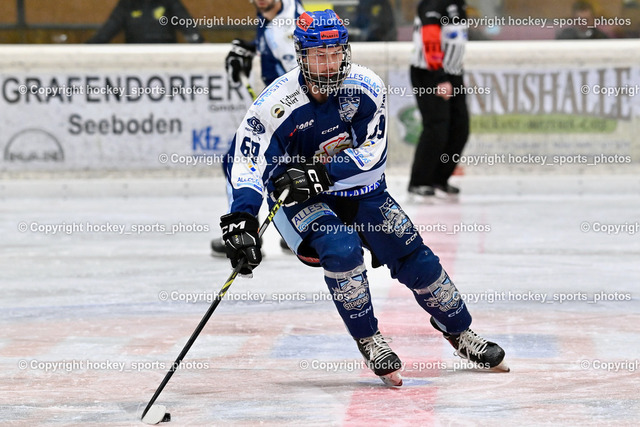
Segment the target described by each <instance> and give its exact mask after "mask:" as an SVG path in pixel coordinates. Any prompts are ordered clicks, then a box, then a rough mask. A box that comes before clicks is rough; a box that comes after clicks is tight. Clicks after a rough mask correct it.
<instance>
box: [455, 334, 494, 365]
mask: <svg viewBox="0 0 640 427" xmlns="http://www.w3.org/2000/svg"><path fill="white" fill-rule="evenodd" d="M461 350H466V353H467V356H468V355H469V354H474V355H476V356H480V355H481V354H484V352H485V351H487V340H485V339H484V338H482V337H481V336H479V335H478V334H476V333H475V332H473V331H472V330H471V329H467V330H466V331H464V332H463V333H461V334H460V338H459V339H458V351H457V352H456V353H457V354H458V356H461V357H465V355H463V354H460V351H461ZM465 358H466V357H465Z"/></svg>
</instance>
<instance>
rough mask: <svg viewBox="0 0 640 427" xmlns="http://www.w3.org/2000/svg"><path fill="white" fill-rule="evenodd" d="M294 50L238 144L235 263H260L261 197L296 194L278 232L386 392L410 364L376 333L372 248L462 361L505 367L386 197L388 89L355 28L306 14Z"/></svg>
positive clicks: (230, 224)
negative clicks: (359, 45)
mask: <svg viewBox="0 0 640 427" xmlns="http://www.w3.org/2000/svg"><path fill="white" fill-rule="evenodd" d="M294 41H295V46H296V56H297V61H298V64H299V65H300V67H299V68H295V69H293V70H292V71H290V72H288V73H286V74H285V75H283V76H282V77H280V78H278V79H276V80H275V81H274V82H273V83H272V84H271V85H270V86H269V87H268V88H267V89H265V90H264V91H263V93H262V94H261V95H260V97H259V98H258V99H257V100H256V101H255V102H254V103H253V105H252V106H251V107H250V108H249V111H248V112H247V114H246V116H245V118H244V121H243V123H242V124H241V125H240V127H239V128H238V131H237V132H236V135H235V138H234V140H233V142H232V147H231V151H230V153H231V154H232V156H231V157H230V160H231V161H230V162H229V163H228V164H227V168H228V169H227V174H226V175H227V177H228V180H229V186H230V188H231V190H232V191H231V199H230V202H231V206H230V213H228V214H226V215H224V216H222V218H221V220H220V223H221V228H222V232H223V239H224V241H225V244H226V245H227V248H228V256H229V258H230V259H231V263H232V265H233V266H237V265H238V264H239V263H240V264H241V271H240V272H241V274H249V273H251V272H252V270H253V269H254V268H255V267H257V266H258V264H260V261H261V258H262V255H261V252H260V242H259V240H258V235H257V232H258V226H259V224H258V220H257V218H256V215H257V214H258V211H259V209H260V206H261V204H262V199H263V195H264V194H265V192H267V193H269V194H271V198H270V199H268V200H269V204H270V205H271V206H272V205H273V203H274V198H275V196H277V195H278V194H280V192H281V191H282V190H283V189H285V188H289V189H290V194H289V196H288V197H287V199H286V200H285V203H286V205H285V206H284V207H283V208H282V209H280V211H278V214H277V215H276V216H275V220H274V223H275V225H276V227H277V228H278V231H279V232H280V234H281V235H282V236H283V237H284V238H285V240H286V241H287V243H288V244H289V246H290V247H291V248H293V249H294V251H295V253H296V255H298V257H299V258H300V260H301V261H303V262H304V263H306V264H310V265H315V266H321V267H322V268H323V270H324V279H325V282H326V284H327V286H328V288H329V291H330V292H331V293H332V295H333V299H334V303H335V306H336V308H337V310H338V312H339V314H340V316H341V317H342V319H343V321H344V323H345V325H346V327H347V329H348V331H349V333H350V334H351V336H352V337H353V338H354V339H355V340H356V343H357V347H358V349H359V350H360V352H361V353H362V355H363V357H364V358H365V360H366V361H367V363H368V365H369V367H370V368H371V369H372V370H373V371H374V373H375V374H376V375H378V376H380V378H381V379H382V380H383V381H384V382H385V383H386V384H389V385H394V386H399V385H401V384H402V379H401V377H400V375H399V370H400V369H401V367H402V365H401V362H400V359H399V358H398V356H397V355H396V354H395V353H394V352H393V351H392V350H391V348H390V347H389V345H388V344H387V342H386V340H385V339H384V337H383V336H382V335H381V334H380V332H379V330H378V320H377V319H376V317H375V315H374V311H373V305H372V302H371V294H370V291H369V282H368V279H367V271H366V267H365V265H364V258H363V249H362V248H363V247H367V248H368V249H369V250H371V252H372V254H373V256H374V257H375V258H376V260H377V263H379V264H384V265H386V266H387V267H388V268H389V269H390V271H391V276H392V277H393V278H396V279H398V280H399V281H400V282H402V283H403V284H405V285H406V286H407V287H408V288H409V289H411V290H412V291H413V293H414V296H415V299H416V300H417V302H418V304H419V305H420V306H421V307H422V308H423V309H424V310H426V311H427V312H428V313H429V314H431V316H432V317H431V323H432V325H433V326H434V327H435V328H436V329H438V330H439V331H441V332H443V333H444V335H445V337H446V338H447V339H448V340H449V341H450V342H451V344H452V345H453V346H454V347H455V348H456V349H457V352H458V354H459V355H460V356H462V357H465V358H468V359H470V360H472V361H475V362H477V363H480V364H481V365H480V366H481V367H486V368H493V367H496V366H498V365H500V363H501V362H502V360H503V358H504V351H503V350H502V349H501V348H500V346H498V345H497V344H495V343H492V342H488V341H486V340H484V339H483V338H481V337H479V336H478V335H476V334H475V333H474V332H473V331H471V330H470V329H469V325H470V324H471V316H470V314H469V312H468V310H467V307H466V305H465V303H464V301H463V300H462V299H461V297H460V294H459V292H458V291H457V289H456V287H455V286H454V285H453V283H452V282H451V280H450V279H449V277H448V275H447V273H446V272H445V271H444V269H443V268H442V267H441V265H440V263H439V259H438V257H437V256H436V255H434V253H433V252H432V251H431V250H430V249H429V248H428V247H427V246H426V245H425V244H424V243H423V241H422V238H421V237H420V235H419V234H418V233H417V231H416V229H415V227H414V226H413V224H412V223H411V220H410V219H409V218H408V217H407V215H406V214H405V213H404V211H403V210H402V208H401V207H400V205H399V204H398V203H397V202H396V201H395V200H394V199H393V197H392V196H391V195H390V194H389V193H388V192H387V187H386V183H385V178H384V169H385V164H386V158H387V125H386V120H387V119H386V117H387V106H386V99H385V94H384V93H383V91H382V88H383V87H384V82H383V81H382V80H381V79H380V78H379V77H378V76H377V75H376V74H375V73H373V72H372V71H371V70H369V69H367V68H365V67H362V66H359V65H356V64H353V65H352V64H351V50H350V47H349V44H348V34H347V30H346V28H345V27H344V26H343V25H342V23H341V21H340V19H339V18H338V17H337V15H336V14H335V13H334V12H333V11H330V10H326V11H324V12H307V13H305V14H303V15H301V16H300V18H299V20H298V24H297V27H296V29H295V31H294ZM284 101H286V102H284ZM291 159H295V160H294V161H297V162H299V163H293V164H292V163H290V162H291Z"/></svg>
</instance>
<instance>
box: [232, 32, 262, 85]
mask: <svg viewBox="0 0 640 427" xmlns="http://www.w3.org/2000/svg"><path fill="white" fill-rule="evenodd" d="M255 54H256V47H255V46H254V45H252V44H251V43H249V42H246V41H244V40H240V39H235V40H234V41H232V42H231V51H230V52H229V54H228V55H227V58H226V59H225V69H226V70H227V74H228V75H229V77H230V78H231V81H232V82H234V83H237V84H239V83H240V73H244V75H245V76H247V77H249V74H250V73H251V62H252V61H253V57H254V56H255Z"/></svg>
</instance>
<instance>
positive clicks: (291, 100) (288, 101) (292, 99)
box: [280, 89, 300, 107]
mask: <svg viewBox="0 0 640 427" xmlns="http://www.w3.org/2000/svg"><path fill="white" fill-rule="evenodd" d="M298 95H300V89H296V91H295V92H293V93H291V94H289V95H287V96H285V97H284V98H281V99H280V102H281V103H283V104H284V105H286V106H287V107H291V106H292V105H293V104H295V103H296V102H297V101H298Z"/></svg>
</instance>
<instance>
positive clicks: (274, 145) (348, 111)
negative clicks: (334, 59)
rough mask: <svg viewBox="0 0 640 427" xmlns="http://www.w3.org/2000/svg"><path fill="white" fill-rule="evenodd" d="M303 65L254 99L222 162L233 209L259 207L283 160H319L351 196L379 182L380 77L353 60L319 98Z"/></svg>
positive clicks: (382, 150)
mask: <svg viewBox="0 0 640 427" xmlns="http://www.w3.org/2000/svg"><path fill="white" fill-rule="evenodd" d="M306 90H307V87H306V85H305V83H304V78H303V76H302V73H301V72H300V69H299V68H298V67H296V68H294V69H293V70H291V71H290V72H288V73H286V74H285V75H283V76H281V77H280V78H278V79H276V80H275V81H274V82H273V83H272V84H271V85H270V86H268V87H267V88H266V89H265V90H264V91H263V92H262V94H261V95H260V96H259V97H258V99H256V101H255V102H254V103H253V104H252V105H251V107H250V108H249V111H248V112H247V114H246V116H245V117H244V119H243V121H242V124H241V125H240V127H239V128H238V131H237V132H236V134H235V137H234V139H233V141H232V145H231V149H230V151H229V154H228V155H227V159H226V161H225V167H226V176H227V179H228V184H229V194H230V202H231V203H230V205H231V206H230V212H236V211H244V212H250V213H251V214H253V215H257V214H258V210H259V208H260V205H261V204H262V199H263V196H264V195H265V192H271V191H272V190H273V187H272V186H271V184H270V179H271V178H272V177H273V176H277V175H279V174H280V173H283V172H284V171H285V169H286V165H288V164H293V163H304V162H310V161H311V160H312V159H314V158H316V159H320V160H322V161H323V162H324V163H325V165H326V167H327V170H328V171H329V175H330V176H331V178H332V179H333V181H334V185H333V186H332V187H331V188H330V189H329V194H333V195H336V196H339V197H351V196H358V195H361V194H366V193H367V192H369V191H372V190H374V189H376V188H377V187H378V186H379V185H380V184H381V182H382V181H383V173H384V169H385V166H386V160H387V126H386V116H387V105H386V91H385V90H384V87H383V82H382V79H381V78H380V77H378V75H376V74H375V73H374V72H373V71H371V70H369V69H368V68H365V67H363V66H360V65H357V64H353V65H352V67H351V73H350V74H349V76H348V77H347V78H346V79H345V81H344V83H343V84H342V85H341V86H340V90H339V91H338V92H337V93H336V94H333V95H330V96H329V99H328V100H327V101H326V102H325V103H323V104H319V103H317V102H316V101H315V100H313V99H311V98H310V97H309V96H308V95H307V93H306Z"/></svg>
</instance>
